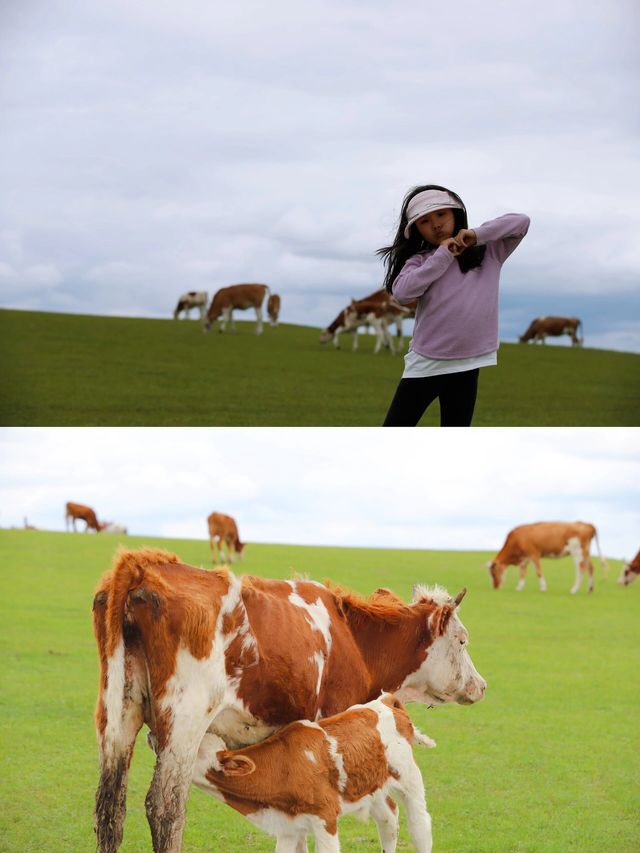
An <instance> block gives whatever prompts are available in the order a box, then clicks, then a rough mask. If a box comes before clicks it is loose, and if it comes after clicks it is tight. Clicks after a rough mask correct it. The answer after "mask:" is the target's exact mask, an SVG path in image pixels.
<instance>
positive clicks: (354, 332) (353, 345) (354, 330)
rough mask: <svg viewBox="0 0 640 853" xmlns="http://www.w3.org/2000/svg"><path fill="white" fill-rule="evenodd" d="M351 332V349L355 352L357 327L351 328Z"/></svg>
mask: <svg viewBox="0 0 640 853" xmlns="http://www.w3.org/2000/svg"><path fill="white" fill-rule="evenodd" d="M351 334H352V335H353V342H352V345H351V351H352V352H356V351H357V349H358V329H357V327H356V328H355V329H353V331H352V332H351Z"/></svg>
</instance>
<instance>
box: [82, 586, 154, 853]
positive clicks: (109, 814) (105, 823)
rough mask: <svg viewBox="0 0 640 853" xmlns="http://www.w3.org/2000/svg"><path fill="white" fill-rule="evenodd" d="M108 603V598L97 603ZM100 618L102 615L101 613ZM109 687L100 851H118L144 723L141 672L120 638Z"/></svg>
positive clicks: (103, 722)
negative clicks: (131, 768)
mask: <svg viewBox="0 0 640 853" xmlns="http://www.w3.org/2000/svg"><path fill="white" fill-rule="evenodd" d="M98 607H104V609H105V615H103V617H102V618H106V600H105V601H104V602H100V603H98V597H96V603H95V604H94V610H95V611H96V613H98V612H99V611H98ZM98 618H100V617H98ZM106 666H107V669H106V678H105V681H104V683H105V685H106V686H105V689H104V690H103V691H101V694H100V696H99V698H98V709H97V713H96V724H97V734H98V754H99V759H100V781H99V783H98V789H97V791H96V805H95V815H94V817H95V824H94V826H95V832H96V842H97V845H98V850H99V851H100V853H115V851H116V850H117V849H118V847H119V846H120V844H121V843H122V833H123V826H124V818H125V813H126V799H127V778H128V775H129V766H130V764H131V756H132V755H133V747H134V744H135V740H136V736H137V734H138V732H139V731H140V728H141V727H142V723H143V707H142V693H141V688H140V683H141V673H140V670H139V668H138V667H137V666H136V662H135V660H133V659H131V658H127V656H126V653H125V650H124V644H123V642H122V641H120V644H119V646H118V647H117V648H116V650H115V652H114V654H113V655H112V656H111V657H109V658H108V659H107V661H106Z"/></svg>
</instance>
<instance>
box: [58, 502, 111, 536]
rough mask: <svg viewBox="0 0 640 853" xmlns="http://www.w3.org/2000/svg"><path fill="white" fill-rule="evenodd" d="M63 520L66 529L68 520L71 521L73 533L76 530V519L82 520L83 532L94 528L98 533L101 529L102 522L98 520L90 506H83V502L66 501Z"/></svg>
mask: <svg viewBox="0 0 640 853" xmlns="http://www.w3.org/2000/svg"><path fill="white" fill-rule="evenodd" d="M64 520H65V525H66V528H67V530H68V529H69V522H71V524H72V526H73V532H74V533H75V532H76V520H80V521H84V524H85V528H84V532H85V533H86V532H87V531H88V530H95V531H96V533H100V531H101V530H102V524H100V522H99V521H98V518H97V516H96V514H95V512H94V511H93V510H92V509H91V507H90V506H85V505H84V504H75V503H71V502H69V503H67V504H66V507H65V516H64Z"/></svg>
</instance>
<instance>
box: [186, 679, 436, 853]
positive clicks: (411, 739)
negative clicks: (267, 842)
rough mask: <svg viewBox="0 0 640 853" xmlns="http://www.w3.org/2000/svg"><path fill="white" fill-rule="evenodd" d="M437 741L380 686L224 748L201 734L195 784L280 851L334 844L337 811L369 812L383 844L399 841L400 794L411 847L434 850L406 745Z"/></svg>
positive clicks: (393, 845) (334, 848) (420, 783)
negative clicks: (375, 693)
mask: <svg viewBox="0 0 640 853" xmlns="http://www.w3.org/2000/svg"><path fill="white" fill-rule="evenodd" d="M414 743H420V744H423V745H424V746H429V747H434V746H435V745H436V744H435V741H433V740H431V738H428V737H426V736H425V735H423V734H422V732H420V731H418V730H417V729H416V728H415V727H414V726H413V724H412V722H411V718H410V717H409V715H408V714H407V712H406V710H405V709H404V707H403V705H402V703H401V702H400V701H399V700H398V698H397V697H395V696H393V695H392V694H390V693H384V694H383V695H382V696H381V697H379V698H378V699H374V700H373V701H372V702H368V703H367V704H366V705H354V706H352V707H351V708H349V709H348V710H346V711H342V713H340V714H335V715H334V716H332V717H327V718H326V719H323V720H318V721H317V722H315V721H311V720H300V721H298V722H295V723H289V725H288V726H286V727H285V728H283V729H280V731H278V732H276V733H275V734H273V735H271V737H269V738H267V740H265V741H262V743H258V744H254V745H253V746H249V747H245V748H244V749H240V750H229V749H227V748H226V745H225V743H224V741H223V740H222V738H220V737H218V735H214V734H206V735H205V736H204V738H203V740H202V743H201V744H200V749H199V751H198V758H197V761H196V765H195V772H194V778H193V781H194V783H195V784H196V785H197V786H198V787H199V788H202V789H203V790H204V791H206V792H207V793H209V794H211V795H212V796H214V797H216V798H217V799H221V800H223V801H224V802H226V803H228V805H230V806H231V807H232V808H234V809H235V810H236V811H238V812H240V813H241V814H243V815H245V816H246V817H247V818H248V819H249V820H250V821H251V822H252V823H253V824H255V825H256V826H258V827H259V828H260V829H264V830H265V831H266V832H268V833H269V834H270V835H275V836H276V837H277V847H276V850H278V851H280V852H281V853H285V851H290V853H296V851H300V850H306V849H307V848H306V838H307V835H309V834H312V835H313V836H314V839H315V844H316V848H315V849H316V851H319V852H320V851H326V853H330V851H338V853H339V851H340V842H339V840H338V824H337V822H338V818H339V817H341V816H342V815H344V814H355V815H356V816H357V817H359V818H361V819H364V820H366V819H367V818H369V817H372V818H373V819H374V820H375V822H376V825H377V828H378V836H379V838H380V844H381V846H382V850H384V851H393V850H395V849H396V843H397V837H398V807H397V806H396V803H395V799H396V798H399V799H400V800H401V802H402V803H403V804H404V806H405V809H406V812H407V821H408V827H409V833H410V835H411V838H412V840H413V843H414V846H415V848H416V850H418V851H420V853H430V851H431V848H432V836H431V816H430V815H429V812H428V811H427V806H426V802H425V794H424V783H423V781H422V776H421V774H420V770H419V768H418V765H417V764H416V762H415V759H414V757H413V751H412V748H411V747H412V744H414Z"/></svg>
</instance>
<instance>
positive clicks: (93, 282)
mask: <svg viewBox="0 0 640 853" xmlns="http://www.w3.org/2000/svg"><path fill="white" fill-rule="evenodd" d="M639 36H640V7H639V6H638V4H637V2H636V0H608V2H606V3H603V2H601V0H598V2H594V0H543V2H542V3H541V2H540V0H519V2H518V3H512V2H509V0H484V2H479V0H460V2H457V3H455V4H450V3H449V4H447V3H429V2H427V3H418V4H410V3H404V4H400V3H391V2H381V0H320V2H317V3H311V4H310V3H300V2H298V0H272V2H270V3H263V2H262V0H236V2H232V3H221V2H216V0H214V2H211V0H165V1H164V2H162V3H158V2H156V1H155V0H137V2H136V3H130V2H128V0H126V1H125V0H108V1H107V0H89V2H87V0H4V2H3V3H2V4H1V6H0V174H1V178H2V187H3V191H2V196H1V198H2V200H1V201H0V304H1V305H2V306H4V307H13V308H23V309H43V310H53V311H71V312H84V313H100V314H113V315H135V316H148V317H167V316H169V315H170V312H171V310H172V309H173V306H174V304H175V302H176V299H177V296H178V295H179V294H180V292H182V291H183V290H187V289H197V290H201V289H203V290H207V291H209V293H211V292H213V291H214V290H216V289H217V288H218V287H221V286H224V285H227V284H230V283H233V282H241V281H264V282H266V283H268V284H269V285H270V286H271V288H272V289H273V290H274V291H276V292H279V293H280V294H281V295H282V297H283V319H284V320H285V321H289V322H295V323H304V324H308V325H312V326H318V327H324V326H326V325H327V324H328V323H329V322H330V321H331V320H332V319H333V317H334V316H335V314H336V313H337V312H338V310H339V309H341V308H342V307H343V305H344V304H345V303H346V302H347V301H348V299H349V298H350V297H351V296H362V295H365V294H366V293H368V292H370V291H371V290H373V289H375V288H377V287H378V286H379V284H380V281H381V277H382V268H381V264H380V263H379V261H378V260H377V259H376V256H375V250H376V249H377V248H378V247H380V246H382V245H386V244H387V243H388V242H390V241H391V239H392V236H393V233H394V231H395V227H396V223H397V217H398V214H399V209H400V203H401V200H402V197H403V196H404V194H405V192H406V190H407V189H408V188H409V187H411V186H414V185H416V184H420V183H429V182H433V183H439V184H444V185H445V186H450V187H451V188H453V189H455V190H456V191H457V192H459V193H460V195H461V196H462V197H463V198H464V200H465V201H466V204H467V208H468V210H469V217H470V225H471V226H472V227H473V225H478V224H480V223H481V222H483V221H486V220H488V219H491V218H493V217H494V216H496V215H499V214H501V213H504V212H508V211H523V212H526V213H528V214H529V215H530V216H531V219H532V225H531V229H530V232H529V235H528V236H527V238H526V240H525V241H524V243H523V244H522V245H521V247H520V248H519V249H518V251H517V252H516V254H515V255H514V256H513V257H512V258H511V259H510V260H509V261H508V263H507V265H506V266H505V269H504V273H503V292H502V303H501V304H502V310H501V322H502V329H501V337H502V339H503V340H515V338H516V336H517V335H518V334H519V333H521V332H522V331H523V330H524V328H525V327H526V325H527V324H528V322H529V320H530V319H531V318H532V317H534V316H538V315H540V314H569V315H578V316H580V317H582V319H583V322H584V328H585V336H586V343H587V345H592V346H598V347H607V348H617V349H624V350H634V351H640V334H639V332H640V320H639V319H638V318H639V317H640V310H639V309H640V294H639V290H638V282H639V280H640V275H639V274H640V241H638V233H640V205H639V204H638V198H639V197H640V168H639V163H640V133H639V126H638V125H639V116H640V113H639V111H638V101H637V94H638V84H639V81H640V74H639V62H640V60H639V57H640V53H638V51H637V45H638V43H639V41H640V39H639Z"/></svg>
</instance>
